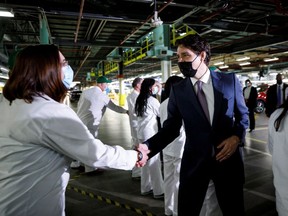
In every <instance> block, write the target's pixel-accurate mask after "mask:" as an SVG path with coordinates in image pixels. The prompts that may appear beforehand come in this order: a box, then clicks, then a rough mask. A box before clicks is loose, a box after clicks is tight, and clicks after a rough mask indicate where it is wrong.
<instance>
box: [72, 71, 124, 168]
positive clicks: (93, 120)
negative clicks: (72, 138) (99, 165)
mask: <svg viewBox="0 0 288 216" xmlns="http://www.w3.org/2000/svg"><path fill="white" fill-rule="evenodd" d="M110 82H111V81H110V80H108V79H107V78H106V77H105V76H100V77H98V79H97V84H96V86H93V87H92V88H89V89H86V90H84V91H83V92H82V94H81V96H80V99H79V101H78V106H77V115H78V116H79V118H80V119H81V120H82V122H83V123H84V124H85V125H86V126H87V127H88V130H89V131H90V132H91V133H92V135H93V136H94V137H95V138H97V136H98V130H99V126H100V122H101V119H102V117H103V115H104V114H105V111H106V108H107V107H108V108H109V109H111V110H113V111H115V112H118V113H124V114H128V110H126V109H124V108H123V107H121V106H117V105H116V104H115V103H113V102H112V100H111V99H110V98H109V97H108V95H106V94H104V93H103V92H104V91H105V90H106V88H107V83H110ZM94 170H96V168H95V167H90V166H88V165H87V164H85V172H92V171H94Z"/></svg>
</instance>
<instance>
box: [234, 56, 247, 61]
mask: <svg viewBox="0 0 288 216" xmlns="http://www.w3.org/2000/svg"><path fill="white" fill-rule="evenodd" d="M248 59H250V57H247V56H244V57H241V58H237V59H236V61H245V60H248Z"/></svg>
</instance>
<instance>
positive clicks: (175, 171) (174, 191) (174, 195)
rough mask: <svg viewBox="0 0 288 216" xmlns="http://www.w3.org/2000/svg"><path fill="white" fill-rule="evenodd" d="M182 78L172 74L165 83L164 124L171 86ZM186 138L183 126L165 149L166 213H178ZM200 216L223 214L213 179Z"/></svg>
mask: <svg viewBox="0 0 288 216" xmlns="http://www.w3.org/2000/svg"><path fill="white" fill-rule="evenodd" d="M181 80H183V78H181V77H179V76H171V77H169V78H168V79H167V81H166V83H165V88H164V94H162V95H163V96H162V98H161V99H162V100H163V102H162V103H161V104H160V121H161V125H162V126H163V123H164V121H165V120H166V119H167V117H168V113H167V107H168V103H169V95H170V89H171V86H172V85H175V84H177V83H178V82H180V81H181ZM185 139H186V135H185V131H184V128H183V126H182V128H181V129H180V134H179V136H178V137H177V138H176V139H175V140H174V141H173V142H171V143H170V144H169V145H168V146H166V147H165V148H164V149H163V166H164V209H165V215H173V216H177V215H178V213H177V208H178V189H179V176H180V167H181V159H182V154H183V150H184V145H185ZM199 216H222V213H221V209H220V207H219V205H218V201H217V197H216V192H215V188H214V184H213V181H210V183H209V186H208V189H207V193H206V196H205V200H204V203H203V206H202V209H201V212H200V215H199Z"/></svg>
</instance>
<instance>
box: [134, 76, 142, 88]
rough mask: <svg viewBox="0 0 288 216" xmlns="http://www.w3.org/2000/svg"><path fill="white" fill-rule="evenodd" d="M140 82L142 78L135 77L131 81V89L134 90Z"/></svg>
mask: <svg viewBox="0 0 288 216" xmlns="http://www.w3.org/2000/svg"><path fill="white" fill-rule="evenodd" d="M141 81H142V78H140V77H137V78H135V79H134V80H133V82H132V87H133V88H135V86H137V84H139V83H140V82H141Z"/></svg>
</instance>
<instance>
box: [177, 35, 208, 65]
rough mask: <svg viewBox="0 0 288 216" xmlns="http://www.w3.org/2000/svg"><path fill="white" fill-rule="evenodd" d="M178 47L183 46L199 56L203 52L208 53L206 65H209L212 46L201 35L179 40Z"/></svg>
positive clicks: (205, 60)
mask: <svg viewBox="0 0 288 216" xmlns="http://www.w3.org/2000/svg"><path fill="white" fill-rule="evenodd" d="M176 45H177V46H179V45H182V46H184V47H186V48H188V49H190V50H191V51H193V52H194V53H195V54H196V55H199V54H200V53H201V52H203V51H204V52H206V58H205V59H204V62H205V64H206V65H208V64H209V62H210V57H211V51H210V45H209V43H208V42H207V41H206V39H204V38H202V37H201V36H200V35H197V34H194V35H187V36H186V37H184V38H182V39H179V40H177V41H176Z"/></svg>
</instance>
